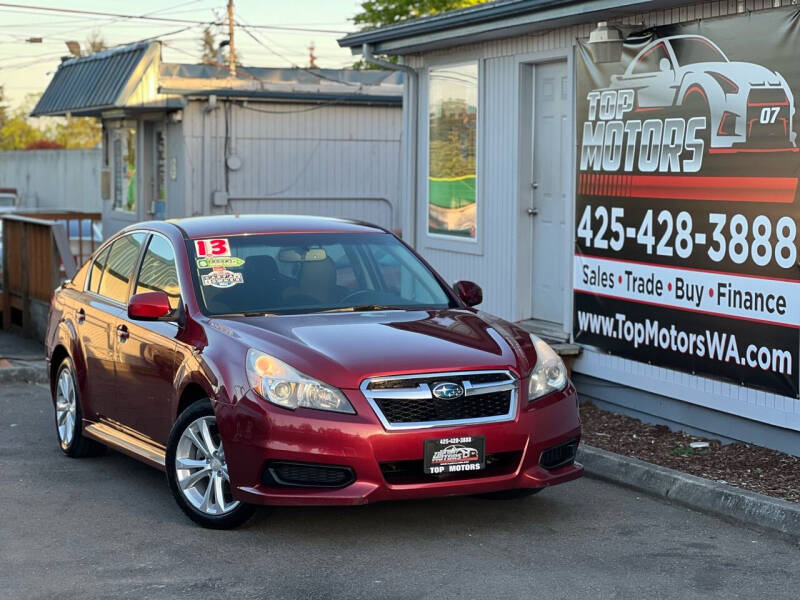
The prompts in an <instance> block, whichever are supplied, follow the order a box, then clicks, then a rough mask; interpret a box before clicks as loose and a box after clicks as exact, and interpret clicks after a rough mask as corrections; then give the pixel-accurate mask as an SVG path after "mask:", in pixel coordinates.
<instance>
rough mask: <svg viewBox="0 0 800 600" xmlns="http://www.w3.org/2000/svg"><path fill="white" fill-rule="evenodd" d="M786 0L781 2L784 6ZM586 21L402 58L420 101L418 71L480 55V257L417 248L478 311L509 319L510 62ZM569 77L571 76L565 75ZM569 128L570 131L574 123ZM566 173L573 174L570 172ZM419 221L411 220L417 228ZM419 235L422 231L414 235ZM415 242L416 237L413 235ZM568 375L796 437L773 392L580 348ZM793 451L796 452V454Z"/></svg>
mask: <svg viewBox="0 0 800 600" xmlns="http://www.w3.org/2000/svg"><path fill="white" fill-rule="evenodd" d="M790 3H791V0H783V1H782V2H781V5H783V6H787V5H789V4H790ZM772 7H773V3H772V2H771V1H769V0H767V1H761V2H758V1H757V2H752V3H748V5H747V7H746V8H747V9H749V10H760V9H769V8H772ZM736 13H737V2H735V1H734V2H704V3H696V4H692V5H688V6H685V7H682V8H680V9H674V10H673V9H669V10H661V11H651V12H647V13H636V14H631V15H628V16H626V17H624V18H623V22H625V23H627V24H633V23H642V22H643V23H645V24H647V25H650V26H652V25H664V24H670V23H675V22H678V21H681V20H694V19H698V18H710V17H717V16H724V15H728V14H736ZM593 27H594V23H586V24H584V25H580V26H573V27H567V28H561V29H554V30H552V31H548V32H546V33H542V34H537V35H524V36H516V37H512V38H507V39H500V40H492V41H487V42H481V43H476V44H467V45H461V46H458V47H454V48H447V49H442V50H436V51H433V52H428V53H424V54H415V55H409V56H406V57H404V60H405V63H406V64H408V65H409V66H412V67H414V68H416V69H419V70H420V79H421V81H420V84H421V88H422V89H421V98H422V100H423V101H424V99H425V97H426V94H425V90H424V88H425V86H426V81H425V75H424V69H425V67H426V66H428V65H431V64H441V63H442V62H449V63H456V62H463V61H465V60H471V59H475V58H476V57H480V58H482V59H485V60H484V66H485V69H484V72H483V80H484V81H483V84H484V90H485V92H484V95H483V96H482V97H481V99H482V101H483V103H484V106H483V108H482V109H481V110H482V112H481V115H482V117H483V119H484V123H483V125H482V126H481V131H482V133H483V136H484V137H483V140H482V142H479V144H480V145H481V146H482V147H483V150H484V151H483V153H482V155H481V156H479V159H478V160H479V167H478V168H479V171H478V177H479V179H481V183H479V186H480V188H479V189H480V190H481V197H480V200H479V201H480V202H482V204H483V207H481V208H479V210H480V211H482V214H483V215H485V217H487V218H486V219H485V220H484V223H483V231H482V233H480V234H479V235H482V236H483V240H482V241H483V244H484V246H483V253H482V254H477V255H476V254H466V253H463V252H457V251H453V250H442V249H432V248H428V247H426V246H425V244H424V243H419V244H418V250H419V251H420V252H421V254H423V256H425V257H426V258H427V259H428V260H429V261H430V262H431V263H432V264H433V265H434V267H436V268H437V269H438V270H440V272H441V273H442V274H443V275H444V276H445V277H446V278H447V279H448V281H455V280H457V279H472V280H474V281H476V282H477V283H479V284H480V285H481V286H483V287H484V289H485V293H484V297H485V298H486V300H485V301H484V303H483V305H481V308H483V309H484V310H486V311H488V312H491V313H495V314H498V315H500V316H502V317H504V318H507V319H513V318H514V316H515V311H514V307H513V305H512V304H513V303H512V297H513V296H514V294H513V292H512V291H511V290H509V289H508V288H509V285H510V284H509V282H511V281H514V271H513V266H512V265H513V257H514V254H515V250H514V249H515V248H516V244H517V238H516V236H515V234H514V233H512V232H514V231H515V229H514V228H513V226H512V222H513V219H515V218H517V217H516V212H515V207H516V203H517V201H518V191H517V189H516V188H515V181H516V177H517V160H518V154H519V153H518V148H519V143H518V133H519V132H518V131H517V129H518V125H519V119H518V103H517V102H516V100H515V99H516V97H517V91H518V83H519V81H518V80H519V74H518V71H517V70H516V69H515V61H516V60H517V59H518V58H519V57H520V56H525V57H526V58H528V57H530V56H534V55H535V54H536V53H544V52H547V51H553V50H557V49H563V48H566V49H569V48H571V46H572V44H573V41H574V40H575V39H576V38H577V37H588V35H589V33H590V32H591V30H592V28H593ZM570 77H572V74H570ZM426 112H427V107H426V106H424V105H422V106H421V107H420V110H419V116H420V119H419V129H418V134H419V142H418V146H417V148H418V152H419V160H420V173H419V176H418V182H417V183H418V185H417V188H416V195H417V201H418V210H419V211H420V212H423V211H425V209H426V207H425V204H424V203H425V201H426V192H425V186H424V183H425V182H424V181H423V179H424V177H425V173H426V169H424V168H423V167H424V164H425V161H426V160H427V148H426V140H427V131H426V128H427V118H426ZM572 121H573V126H574V119H573V120H572ZM573 171H574V169H573ZM422 222H423V221H422V220H421V219H418V225H417V226H418V227H420V223H422ZM418 233H420V234H421V233H422V232H418ZM418 239H419V240H420V241H421V242H422V241H423V240H424V237H423V236H422V235H418ZM574 369H575V371H576V372H579V373H584V374H586V375H592V376H594V377H598V378H601V379H606V380H610V381H614V382H616V383H620V384H624V385H628V386H631V387H633V388H638V389H641V390H646V391H648V392H652V393H654V394H661V395H667V396H670V397H673V398H676V399H679V400H682V401H684V402H689V403H691V404H696V405H698V406H703V407H707V408H710V409H713V410H718V411H721V412H726V413H731V414H735V415H740V416H743V417H745V418H748V419H751V420H753V421H759V422H763V423H768V424H771V425H775V426H778V427H783V428H787V429H790V430H795V431H800V400H798V399H797V398H790V397H785V396H780V395H777V394H773V393H769V392H764V391H760V390H754V389H751V388H746V387H743V386H738V385H735V384H732V383H727V382H722V381H717V380H713V379H709V378H704V377H697V376H694V375H691V374H690V373H683V372H680V371H674V370H671V369H666V368H663V367H655V366H652V365H648V364H645V363H640V362H635V361H631V360H626V359H623V358H619V357H616V356H612V355H608V354H603V353H599V352H595V351H592V350H589V349H585V350H584V352H583V354H582V355H581V357H580V358H579V359H578V360H577V361H576V363H575V366H574ZM799 449H800V448H799Z"/></svg>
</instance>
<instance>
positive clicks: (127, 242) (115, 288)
mask: <svg viewBox="0 0 800 600" xmlns="http://www.w3.org/2000/svg"><path fill="white" fill-rule="evenodd" d="M144 240H145V234H144V233H131V234H128V235H126V236H123V237H121V238H119V239H118V240H116V241H115V242H114V243H113V245H112V246H111V250H109V252H108V262H107V263H106V268H105V270H104V271H103V278H102V279H101V280H100V291H99V294H100V295H101V296H105V297H106V298H110V299H112V300H116V301H117V302H122V303H125V302H127V301H128V284H129V283H130V281H131V276H132V275H133V269H134V267H135V266H136V261H137V260H138V258H139V251H140V250H141V248H142V244H143V243H144Z"/></svg>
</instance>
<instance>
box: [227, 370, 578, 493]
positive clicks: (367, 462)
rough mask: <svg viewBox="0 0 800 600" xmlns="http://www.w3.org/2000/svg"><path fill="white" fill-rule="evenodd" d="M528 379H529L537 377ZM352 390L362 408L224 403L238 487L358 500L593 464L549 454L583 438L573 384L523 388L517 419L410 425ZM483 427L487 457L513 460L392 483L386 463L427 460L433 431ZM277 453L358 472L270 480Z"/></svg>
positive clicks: (524, 479)
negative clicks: (536, 395)
mask: <svg viewBox="0 0 800 600" xmlns="http://www.w3.org/2000/svg"><path fill="white" fill-rule="evenodd" d="M521 384H522V385H521V387H523V389H524V388H525V387H526V386H527V381H522V382H521ZM345 393H346V394H347V396H348V398H349V399H350V402H351V403H352V404H353V406H354V408H355V409H356V411H357V413H358V414H356V415H342V414H334V413H325V412H322V411H315V410H309V409H298V410H297V411H289V410H285V409H282V408H279V407H276V406H273V405H271V404H269V403H268V402H266V401H264V400H263V399H261V398H260V397H258V396H257V395H256V394H255V393H253V392H252V391H251V392H249V393H248V394H246V395H245V396H244V397H243V398H242V399H240V400H239V401H238V402H237V403H236V404H223V403H218V404H217V405H216V407H215V410H216V414H217V423H218V426H219V429H220V433H221V435H222V439H223V443H224V445H225V455H226V458H227V462H228V470H229V474H230V477H231V487H232V490H233V495H234V497H235V498H236V499H238V500H242V501H245V502H250V503H253V504H272V505H356V504H366V503H369V502H379V501H383V500H404V499H415V498H433V497H441V496H456V495H468V494H481V493H487V492H494V491H500V490H508V489H513V488H541V487H548V486H552V485H557V484H560V483H564V482H566V481H570V480H572V479H576V478H578V477H580V476H581V475H582V474H583V467H582V466H581V465H580V464H578V463H574V462H570V463H568V464H565V465H563V466H560V467H557V468H554V469H545V468H544V467H542V466H541V465H540V464H539V463H540V457H541V455H542V453H543V452H544V451H545V450H547V449H550V448H552V447H554V446H558V445H559V444H563V443H565V442H567V441H569V440H575V439H578V438H580V433H581V426H580V419H579V416H578V409H577V394H576V392H575V388H574V387H573V386H572V385H569V386H568V387H567V388H566V389H565V390H564V391H562V392H557V393H554V394H550V395H549V396H546V397H544V398H540V399H538V400H536V401H535V402H533V403H531V404H530V405H528V402H527V399H526V398H522V400H521V402H520V404H521V406H520V407H519V408H518V409H517V415H516V417H515V418H514V420H511V421H505V422H500V423H491V424H481V425H469V426H459V427H437V428H430V429H415V430H409V431H386V430H385V429H384V427H383V426H382V425H381V424H380V422H379V421H378V419H377V417H376V415H375V413H374V412H373V410H372V408H371V407H370V406H369V404H368V403H367V401H366V399H365V398H364V396H363V395H362V394H361V393H360V392H359V391H358V390H347V391H345ZM475 435H482V436H485V438H486V454H487V457H488V456H490V455H493V456H503V457H506V458H509V457H510V461H507V463H506V467H505V468H499V469H497V470H495V471H494V472H490V471H489V470H488V469H487V471H486V472H480V473H479V474H478V476H475V475H474V474H470V475H465V476H464V477H467V478H462V479H458V478H453V477H454V476H450V477H449V478H447V479H436V478H433V477H430V476H421V477H420V478H419V480H414V478H413V476H412V477H410V478H406V480H405V481H403V482H402V483H398V482H395V483H390V482H389V481H387V476H385V475H384V472H383V471H382V469H381V465H384V469H386V468H387V465H390V464H406V465H407V464H414V463H415V462H417V461H419V462H421V461H422V458H423V445H424V441H425V440H426V439H430V438H440V437H456V436H475ZM271 461H293V462H299V463H312V464H327V465H337V466H344V467H349V468H350V469H352V470H353V472H354V473H355V481H354V482H353V483H351V484H349V485H347V486H346V487H342V488H338V489H329V488H311V487H304V488H301V487H286V486H280V485H275V484H274V483H269V482H267V483H265V482H264V480H265V478H264V472H265V469H266V468H267V466H268V465H269V464H271ZM389 479H391V478H389Z"/></svg>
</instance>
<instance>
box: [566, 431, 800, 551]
mask: <svg viewBox="0 0 800 600" xmlns="http://www.w3.org/2000/svg"><path fill="white" fill-rule="evenodd" d="M577 460H578V461H579V462H581V463H583V466H584V468H585V472H586V474H587V475H588V476H590V477H594V478H596V479H602V480H605V481H610V482H612V483H619V484H622V485H625V486H628V487H631V488H633V489H635V490H640V491H642V492H646V493H649V494H653V495H656V496H663V497H665V498H669V499H670V500H672V501H674V502H677V503H679V504H683V505H684V506H688V507H690V508H694V509H696V510H699V511H702V512H707V513H712V514H715V515H719V516H722V517H726V518H728V519H734V520H736V521H741V522H743V523H747V524H749V525H755V526H756V527H760V528H763V529H769V530H772V531H778V532H780V533H782V534H785V535H788V536H791V537H793V538H800V504H795V503H794V502H788V501H786V500H779V499H777V498H770V497H769V496H764V495H762V494H756V493H754V492H749V491H747V490H742V489H739V488H736V487H733V486H730V485H727V484H724V483H719V482H716V481H711V480H710V479H703V478H702V477H695V476H694V475H687V474H686V473H681V472H680V471H675V470H673V469H668V468H667V467H662V466H659V465H654V464H652V463H648V462H644V461H642V460H639V459H636V458H630V457H628V456H622V455H620V454H614V453H613V452H608V451H607V450H601V449H600V448H595V447H594V446H587V445H586V444H581V445H580V447H579V448H578V457H577Z"/></svg>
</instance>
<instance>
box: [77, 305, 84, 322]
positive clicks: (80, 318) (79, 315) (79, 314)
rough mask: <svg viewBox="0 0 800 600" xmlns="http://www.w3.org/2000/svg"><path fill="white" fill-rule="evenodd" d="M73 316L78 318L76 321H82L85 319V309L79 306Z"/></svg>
mask: <svg viewBox="0 0 800 600" xmlns="http://www.w3.org/2000/svg"><path fill="white" fill-rule="evenodd" d="M75 317H76V318H77V319H78V323H83V322H84V321H85V320H86V311H85V310H83V309H82V308H79V309H78V311H77V312H76V313H75Z"/></svg>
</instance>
